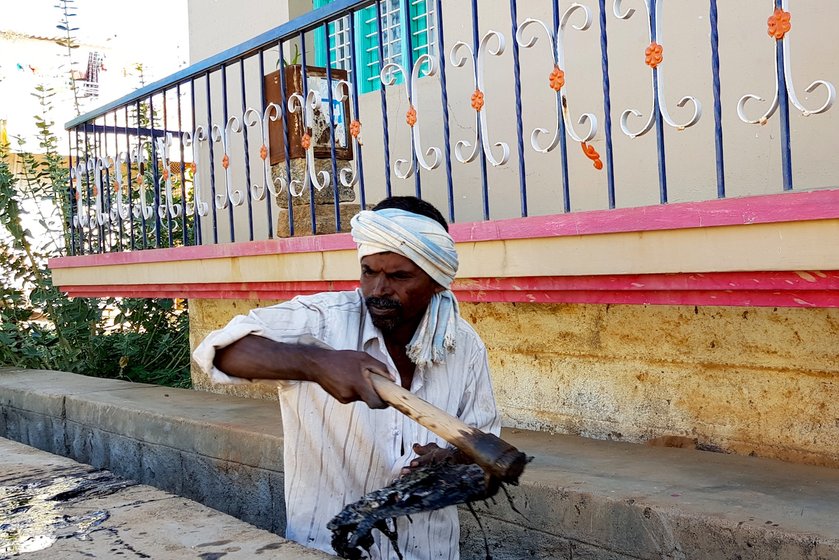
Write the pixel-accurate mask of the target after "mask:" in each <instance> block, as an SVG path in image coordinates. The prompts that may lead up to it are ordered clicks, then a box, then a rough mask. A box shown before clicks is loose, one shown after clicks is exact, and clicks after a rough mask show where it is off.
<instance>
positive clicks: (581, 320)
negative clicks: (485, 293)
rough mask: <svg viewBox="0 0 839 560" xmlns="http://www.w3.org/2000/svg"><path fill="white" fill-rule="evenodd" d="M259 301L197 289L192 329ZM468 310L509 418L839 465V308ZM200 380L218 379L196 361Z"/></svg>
mask: <svg viewBox="0 0 839 560" xmlns="http://www.w3.org/2000/svg"><path fill="white" fill-rule="evenodd" d="M263 303H264V304H266V305H267V304H270V303H269V302H263ZM255 304H256V302H252V301H239V300H236V301H231V300H224V301H222V300H193V301H191V302H190V334H191V338H192V340H193V343H195V342H197V341H198V340H200V339H201V338H203V336H204V335H205V334H206V333H207V332H209V331H210V330H212V329H214V328H218V327H220V326H222V325H223V324H224V323H226V322H227V321H228V320H229V319H230V318H231V317H232V316H233V315H235V314H237V313H241V312H243V311H244V310H247V309H250V308H251V307H254V306H255ZM461 310H462V313H463V316H464V317H465V318H466V319H467V320H468V321H469V322H470V323H472V324H473V325H474V326H475V328H476V329H477V330H478V332H479V333H480V335H481V337H482V338H483V339H484V342H485V343H486V345H487V348H488V349H489V356H490V366H491V368H492V373H493V381H494V385H495V392H496V396H497V399H498V403H499V405H500V408H501V411H502V413H503V417H504V425H505V426H510V427H520V428H527V429H538V430H542V431H550V432H556V433H571V434H579V435H582V436H585V437H591V438H597V439H618V440H623V441H632V442H644V441H649V440H652V439H654V438H662V437H663V436H682V437H687V438H691V439H696V441H697V444H699V445H701V446H702V447H703V448H706V449H718V450H723V451H726V452H732V453H739V454H755V455H759V456H764V457H774V458H778V459H783V460H788V461H793V462H803V463H812V464H822V465H830V466H834V467H839V399H836V394H837V390H839V352H837V344H836V341H837V340H839V309H789V308H733V307H728V308H725V307H698V308H697V307H692V306H640V305H585V304H579V305H578V304H554V305H545V304H507V303H463V304H462V305H461ZM193 380H194V382H195V384H196V386H197V387H198V388H200V389H207V390H221V389H220V388H211V387H209V385H208V384H207V381H206V379H205V378H204V377H203V375H201V374H199V373H197V372H193ZM235 391H236V394H240V395H247V396H255V397H263V398H274V396H275V395H274V390H273V389H271V388H267V387H263V388H261V389H260V388H258V387H249V388H247V389H244V390H243V389H241V388H237V389H236V390H235ZM668 443H671V442H668Z"/></svg>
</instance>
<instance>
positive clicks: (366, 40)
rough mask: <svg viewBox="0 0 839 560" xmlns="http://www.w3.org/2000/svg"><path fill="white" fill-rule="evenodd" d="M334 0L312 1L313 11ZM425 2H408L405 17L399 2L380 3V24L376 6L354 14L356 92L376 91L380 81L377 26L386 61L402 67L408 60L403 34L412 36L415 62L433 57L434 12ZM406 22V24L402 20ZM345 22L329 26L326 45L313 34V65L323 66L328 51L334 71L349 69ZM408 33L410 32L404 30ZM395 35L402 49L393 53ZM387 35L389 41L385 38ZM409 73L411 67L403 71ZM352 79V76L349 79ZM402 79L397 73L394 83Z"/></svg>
mask: <svg viewBox="0 0 839 560" xmlns="http://www.w3.org/2000/svg"><path fill="white" fill-rule="evenodd" d="M332 1H333V0H312V8H313V9H317V8H320V7H322V6H326V5H327V4H329V3H331V2H332ZM428 7H429V1H428V0H411V1H410V4H409V13H408V17H407V18H405V17H404V14H402V13H401V12H402V1H401V0H380V9H381V13H382V14H383V15H384V14H386V17H385V19H386V22H382V23H380V22H379V21H377V20H378V18H377V16H376V6H375V5H373V6H368V7H367V8H364V9H363V10H360V11H358V12H356V13H355V14H354V19H355V21H354V23H355V49H356V52H355V60H356V71H357V72H358V92H359V93H367V92H370V91H375V90H377V89H379V87H380V84H381V80H380V77H379V73H380V72H381V69H382V64H381V61H380V60H379V38H378V35H379V30H378V27H379V25H384V26H385V28H384V29H383V30H382V31H383V34H384V35H386V38H385V46H386V52H385V56H386V59H385V61H386V62H391V61H393V62H400V63H402V64H403V65H404V64H405V63H406V62H407V61H408V52H407V50H406V49H407V41H406V40H405V39H406V37H405V36H404V34H405V33H406V32H410V33H411V42H412V46H413V51H414V52H413V59H414V60H416V59H417V58H419V57H420V56H421V55H423V54H433V53H432V50H433V48H434V36H433V34H432V31H433V28H434V21H433V13H431V14H430V13H429V12H428ZM406 19H407V21H408V22H409V23H408V25H405V20H406ZM347 28H348V25H347V24H346V23H345V22H337V23H330V24H329V33H328V35H329V37H328V42H327V41H326V40H325V39H324V37H323V31H322V30H321V29H318V30H316V31H314V47H315V64H316V65H318V66H325V65H326V53H327V49H329V50H330V51H331V56H330V61H331V63H332V66H333V68H344V69H346V70H349V60H347V58H346V57H348V56H349V52H348V49H349V45H348V43H349V31H348V29H347ZM407 30H410V31H407ZM394 32H398V33H399V34H400V35H402V37H401V39H402V40H401V41H400V43H401V45H400V46H401V49H397V50H396V52H393V50H392V49H393V46H394V44H393V42H394V41H393V35H392V34H393V33H394ZM388 34H390V35H389V36H390V42H388V38H387V35H388ZM405 70H406V71H407V72H409V73H410V72H411V69H410V68H405ZM350 79H352V77H350ZM403 79H404V76H402V75H401V74H399V75H398V76H397V80H396V83H400V82H402V80H403Z"/></svg>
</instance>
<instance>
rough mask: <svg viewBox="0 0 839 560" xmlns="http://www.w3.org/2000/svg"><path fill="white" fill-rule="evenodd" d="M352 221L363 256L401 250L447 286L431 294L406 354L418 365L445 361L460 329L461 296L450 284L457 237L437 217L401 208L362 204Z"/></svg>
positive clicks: (356, 240)
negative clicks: (374, 207) (366, 207)
mask: <svg viewBox="0 0 839 560" xmlns="http://www.w3.org/2000/svg"><path fill="white" fill-rule="evenodd" d="M350 224H351V225H352V236H353V241H355V242H356V244H358V260H359V261H361V259H362V258H364V257H366V256H367V255H374V254H376V253H385V252H390V253H397V254H399V255H402V256H403V257H405V258H407V259H410V260H411V261H412V262H413V263H414V264H416V265H417V266H418V267H420V268H421V269H422V270H424V271H425V272H426V273H427V274H428V275H429V276H430V277H431V278H432V279H434V281H436V282H437V283H438V284H440V285H441V286H443V287H444V288H446V289H445V290H443V291H441V292H438V293H436V294H434V296H433V297H432V298H431V302H430V303H429V304H428V309H427V310H426V312H425V316H423V318H422V321H421V322H420V325H419V327H417V331H416V332H415V333H414V337H413V338H412V339H411V342H410V343H409V344H408V346H407V350H408V357H409V358H410V359H411V361H412V362H414V363H415V364H417V365H418V366H424V367H426V366H430V365H431V364H432V363H442V362H445V361H446V352H447V351H453V350H454V347H455V335H456V332H457V315H458V306H457V300H456V299H455V297H454V294H453V293H452V292H451V291H450V290H449V287H450V286H451V284H452V281H453V280H454V276H455V274H456V273H457V266H458V261H457V252H456V251H455V248H454V240H453V239H452V238H451V236H450V235H449V234H448V232H447V231H446V230H445V228H443V226H442V225H441V224H440V223H439V222H437V220H434V219H433V218H429V217H426V216H423V215H420V214H414V213H413V212H408V211H406V210H400V209H398V208H383V209H382V210H376V211H375V212H374V211H370V210H363V211H361V212H359V213H358V214H356V215H355V216H354V217H353V219H352V220H351V222H350Z"/></svg>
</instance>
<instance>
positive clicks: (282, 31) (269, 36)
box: [64, 0, 375, 130]
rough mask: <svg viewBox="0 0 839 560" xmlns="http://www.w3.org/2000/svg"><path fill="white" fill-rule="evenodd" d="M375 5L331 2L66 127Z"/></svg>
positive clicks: (362, 1) (341, 0) (372, 0)
mask: <svg viewBox="0 0 839 560" xmlns="http://www.w3.org/2000/svg"><path fill="white" fill-rule="evenodd" d="M374 3H375V0H335V1H334V2H331V3H329V4H327V5H325V6H323V7H321V8H318V9H316V10H312V11H309V12H306V13H305V14H303V15H300V16H298V17H296V18H294V19H292V20H289V21H287V22H286V23H283V24H282V25H278V26H277V27H274V28H273V29H269V30H268V31H265V32H264V33H261V34H259V35H257V36H256V37H254V38H252V39H249V40H248V41H244V42H242V43H239V44H238V45H236V46H234V47H230V48H229V49H227V50H224V51H222V52H220V53H218V54H215V55H213V56H210V57H207V58H205V59H204V60H201V61H199V62H196V63H195V64H192V65H190V66H187V67H186V68H183V69H181V70H178V71H177V72H174V73H172V74H170V75H168V76H167V77H165V78H161V79H160V80H157V81H156V82H153V83H151V84H149V85H147V86H145V87H142V88H140V89H137V90H135V91H133V92H132V93H129V94H126V95H124V96H122V97H120V98H119V99H116V100H114V101H111V102H110V103H107V104H105V105H101V106H99V107H97V108H96V109H93V110H92V111H88V112H87V113H85V114H83V115H79V116H78V117H76V118H74V119H72V120H69V121H67V123H65V125H64V129H65V130H70V129H73V128H75V127H77V126H78V125H80V124H84V123H87V122H90V121H92V120H93V119H96V118H97V117H101V116H103V115H105V114H107V113H109V112H110V111H113V110H114V109H118V108H121V107H124V106H125V105H128V104H129V103H133V102H138V101H142V100H143V99H147V98H148V97H149V96H150V95H153V94H155V93H157V92H158V91H161V90H163V89H167V88H170V87H173V86H177V85H178V84H182V83H186V82H188V81H189V80H191V79H193V78H196V77H198V76H200V75H202V74H206V73H208V72H212V71H213V70H217V69H219V68H221V67H222V66H224V65H225V64H227V63H229V62H230V61H231V60H235V59H237V58H244V57H247V56H251V55H253V54H256V53H257V52H258V51H259V50H260V49H263V48H264V47H266V46H268V45H270V44H271V43H276V42H279V41H282V40H285V39H289V38H291V37H292V36H294V35H298V34H299V33H300V32H301V31H304V32H305V31H310V30H312V29H314V28H316V27H318V26H320V25H323V24H324V23H326V22H328V21H333V20H335V19H336V18H337V17H338V16H340V15H341V14H342V12H351V11H354V10H356V9H361V8H366V7H367V6H368V5H371V4H374Z"/></svg>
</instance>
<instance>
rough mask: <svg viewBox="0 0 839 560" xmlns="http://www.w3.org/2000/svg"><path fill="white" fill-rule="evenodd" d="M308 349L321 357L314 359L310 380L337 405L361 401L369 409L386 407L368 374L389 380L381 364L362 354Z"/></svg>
mask: <svg viewBox="0 0 839 560" xmlns="http://www.w3.org/2000/svg"><path fill="white" fill-rule="evenodd" d="M312 350H313V351H315V352H318V353H320V352H322V354H319V356H318V358H317V362H316V363H317V368H316V370H315V371H316V374H315V375H314V376H312V377H313V378H312V379H311V381H315V382H317V383H318V384H319V385H320V386H321V387H323V390H324V391H326V392H327V393H329V394H330V395H332V396H333V397H335V398H336V399H337V400H338V402H341V403H344V404H347V403H351V402H354V401H364V402H365V403H366V404H367V406H369V407H370V408H387V406H388V405H387V403H386V402H384V401H383V400H382V399H381V398H380V397H379V394H378V393H377V392H376V390H375V389H374V388H373V382H372V381H371V379H370V377H371V376H372V375H381V376H383V377H385V378H386V379H388V380H391V377H390V373H388V371H387V366H386V365H385V364H383V363H382V362H380V361H379V360H377V359H376V358H374V357H373V356H371V355H370V354H368V353H366V352H357V351H355V350H324V349H321V348H317V349H314V348H313V349H312Z"/></svg>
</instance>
